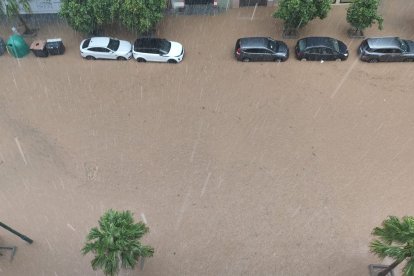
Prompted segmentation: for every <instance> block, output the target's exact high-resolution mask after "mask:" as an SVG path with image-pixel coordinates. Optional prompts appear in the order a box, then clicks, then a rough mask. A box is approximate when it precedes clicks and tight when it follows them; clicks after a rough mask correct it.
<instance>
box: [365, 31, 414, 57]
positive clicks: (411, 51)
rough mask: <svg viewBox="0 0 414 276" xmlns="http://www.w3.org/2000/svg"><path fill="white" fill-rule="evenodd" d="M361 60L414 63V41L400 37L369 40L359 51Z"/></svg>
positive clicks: (366, 40)
mask: <svg viewBox="0 0 414 276" xmlns="http://www.w3.org/2000/svg"><path fill="white" fill-rule="evenodd" d="M358 53H359V56H360V58H361V60H363V61H368V62H379V61H390V62H391V61H414V41H411V40H405V39H401V38H399V37H377V38H367V39H365V40H364V41H362V43H361V45H360V46H359V49H358Z"/></svg>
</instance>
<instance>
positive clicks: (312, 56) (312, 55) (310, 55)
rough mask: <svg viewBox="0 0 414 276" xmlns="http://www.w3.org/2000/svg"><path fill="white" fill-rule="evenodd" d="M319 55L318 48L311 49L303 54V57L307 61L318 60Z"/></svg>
mask: <svg viewBox="0 0 414 276" xmlns="http://www.w3.org/2000/svg"><path fill="white" fill-rule="evenodd" d="M320 53H321V51H320V49H319V48H318V47H313V48H310V49H308V50H307V51H306V52H305V56H306V58H307V59H308V60H320Z"/></svg>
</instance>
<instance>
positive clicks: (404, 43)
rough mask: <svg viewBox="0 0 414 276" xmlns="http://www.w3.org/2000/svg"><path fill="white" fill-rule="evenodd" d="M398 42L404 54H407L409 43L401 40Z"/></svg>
mask: <svg viewBox="0 0 414 276" xmlns="http://www.w3.org/2000/svg"><path fill="white" fill-rule="evenodd" d="M398 41H399V42H400V47H401V49H402V50H403V51H404V52H407V51H408V45H407V43H406V42H405V41H404V40H402V39H400V38H399V39H398Z"/></svg>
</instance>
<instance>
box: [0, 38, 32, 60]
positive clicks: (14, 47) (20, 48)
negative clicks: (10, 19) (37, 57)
mask: <svg viewBox="0 0 414 276" xmlns="http://www.w3.org/2000/svg"><path fill="white" fill-rule="evenodd" d="M6 47H7V52H9V54H10V55H12V56H14V57H15V58H21V57H24V56H25V55H27V54H28V53H29V52H30V49H29V46H28V45H27V44H26V41H24V39H23V37H22V36H21V35H17V34H15V35H12V36H10V37H9V39H8V40H7V43H6Z"/></svg>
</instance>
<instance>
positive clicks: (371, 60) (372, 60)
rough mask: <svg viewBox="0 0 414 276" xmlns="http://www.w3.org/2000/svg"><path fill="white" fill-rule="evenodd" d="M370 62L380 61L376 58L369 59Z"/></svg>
mask: <svg viewBox="0 0 414 276" xmlns="http://www.w3.org/2000/svg"><path fill="white" fill-rule="evenodd" d="M368 62H369V63H377V62H378V59H376V58H373V59H369V60H368Z"/></svg>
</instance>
